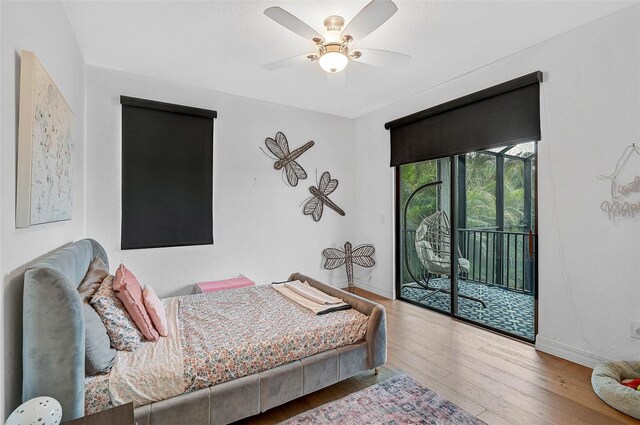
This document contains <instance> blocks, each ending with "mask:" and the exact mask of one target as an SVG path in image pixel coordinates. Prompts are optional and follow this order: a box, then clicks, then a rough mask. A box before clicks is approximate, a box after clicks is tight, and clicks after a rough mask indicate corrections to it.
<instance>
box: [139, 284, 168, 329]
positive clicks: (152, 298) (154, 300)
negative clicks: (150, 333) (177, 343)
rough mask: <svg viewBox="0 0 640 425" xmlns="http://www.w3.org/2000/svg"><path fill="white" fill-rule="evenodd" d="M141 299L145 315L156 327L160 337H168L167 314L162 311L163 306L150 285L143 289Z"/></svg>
mask: <svg viewBox="0 0 640 425" xmlns="http://www.w3.org/2000/svg"><path fill="white" fill-rule="evenodd" d="M142 298H143V299H144V306H145V307H146V308H147V313H149V316H150V317H151V321H152V322H153V326H155V327H156V329H157V330H158V333H159V334H160V336H169V324H168V322H167V312H166V311H165V309H164V305H163V304H162V301H160V298H158V295H157V294H156V291H154V290H153V288H152V287H151V286H150V285H147V286H145V287H144V291H142Z"/></svg>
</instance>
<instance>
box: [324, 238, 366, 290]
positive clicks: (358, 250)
mask: <svg viewBox="0 0 640 425" xmlns="http://www.w3.org/2000/svg"><path fill="white" fill-rule="evenodd" d="M374 252H376V249H375V248H374V247H373V245H368V244H364V245H359V246H357V247H355V248H353V247H352V245H351V242H345V244H344V251H343V250H341V249H338V248H327V249H325V250H324V251H322V255H323V256H324V258H326V261H325V262H324V268H325V269H327V270H333V269H337V268H338V267H340V266H342V265H344V266H345V267H346V269H347V283H348V285H349V292H351V293H353V288H354V285H353V264H354V263H355V264H357V265H359V266H360V267H373V266H374V265H375V264H376V262H375V260H374V259H373V253H374Z"/></svg>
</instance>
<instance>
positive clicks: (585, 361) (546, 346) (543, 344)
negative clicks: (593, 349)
mask: <svg viewBox="0 0 640 425" xmlns="http://www.w3.org/2000/svg"><path fill="white" fill-rule="evenodd" d="M536 350H538V351H542V352H544V353H547V354H551V355H554V356H557V357H561V358H563V359H565V360H569V361H571V362H574V363H578V364H580V365H582V366H586V367H590V368H593V367H594V366H595V365H596V364H598V363H600V362H606V361H610V359H607V358H605V357H602V356H599V355H597V354H595V353H589V352H587V351H584V350H581V349H579V348H576V347H573V346H571V345H566V344H562V343H560V342H557V341H554V340H552V339H549V338H545V337H543V336H540V335H538V336H537V337H536Z"/></svg>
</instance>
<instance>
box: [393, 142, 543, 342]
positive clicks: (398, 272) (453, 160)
mask: <svg viewBox="0 0 640 425" xmlns="http://www.w3.org/2000/svg"><path fill="white" fill-rule="evenodd" d="M520 143H524V142H520ZM538 143H539V141H536V142H535V149H534V152H535V161H536V165H535V167H533V169H532V172H533V176H532V180H533V181H532V183H533V184H532V185H533V186H534V190H533V191H532V192H533V200H532V202H533V203H534V220H533V223H532V224H533V227H534V229H535V232H533V247H534V250H533V260H534V279H533V285H534V291H533V297H534V299H533V303H534V307H533V314H534V318H533V320H534V322H533V326H534V332H533V341H532V340H530V339H528V338H526V337H523V336H521V335H517V334H514V333H511V332H507V331H505V330H502V329H498V328H494V327H491V326H489V325H486V324H484V323H481V322H476V321H474V320H471V319H467V318H465V317H462V316H460V315H458V270H457V269H458V267H457V264H458V250H457V249H451V254H450V255H451V278H450V279H451V280H450V285H451V297H450V302H451V306H450V311H443V310H439V309H436V308H434V307H431V306H429V305H425V304H421V303H419V302H417V301H414V300H411V299H408V298H404V297H403V296H402V267H403V261H402V254H401V249H402V247H404V243H403V241H402V219H403V217H402V212H403V209H404V206H403V205H401V193H402V192H401V187H400V183H401V178H400V167H401V166H396V167H394V168H395V170H394V176H395V177H394V178H395V182H394V188H395V200H394V204H395V205H394V208H395V216H396V220H395V227H394V229H395V232H394V233H395V235H394V241H395V270H394V277H395V285H394V286H395V290H396V291H395V292H396V299H398V300H401V301H404V302H407V303H409V304H413V305H416V306H418V307H422V308H425V309H427V310H431V311H435V312H436V313H440V314H444V315H446V316H449V317H452V318H454V319H456V320H460V321H462V322H465V323H468V324H471V325H474V326H477V327H480V328H483V329H487V330H489V331H491V332H495V333H498V334H501V335H504V336H507V337H510V338H514V339H517V340H520V341H523V342H526V343H529V344H535V339H536V336H537V334H538V234H539V227H538V216H539V214H538V168H539V157H538ZM514 144H519V143H514ZM467 153H472V152H465V153H463V154H459V155H455V156H450V157H448V158H439V159H436V160H443V159H448V160H449V182H450V183H449V187H450V190H449V196H450V205H449V217H450V223H451V234H450V238H451V247H456V246H459V245H458V239H459V235H458V219H459V217H458V216H459V211H458V209H457V206H458V203H459V202H458V200H459V199H460V197H459V196H458V190H459V187H465V190H466V184H464V182H459V181H458V167H457V165H458V163H459V158H461V157H464V156H465V155H466V154H467ZM440 177H442V176H440Z"/></svg>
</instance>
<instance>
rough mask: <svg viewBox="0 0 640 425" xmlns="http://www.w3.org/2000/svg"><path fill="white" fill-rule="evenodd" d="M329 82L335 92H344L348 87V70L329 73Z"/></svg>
mask: <svg viewBox="0 0 640 425" xmlns="http://www.w3.org/2000/svg"><path fill="white" fill-rule="evenodd" d="M326 74H327V82H328V83H329V87H330V88H331V89H332V90H334V91H338V90H344V88H345V87H346V86H347V70H346V69H345V70H344V71H341V72H327V73H326Z"/></svg>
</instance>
